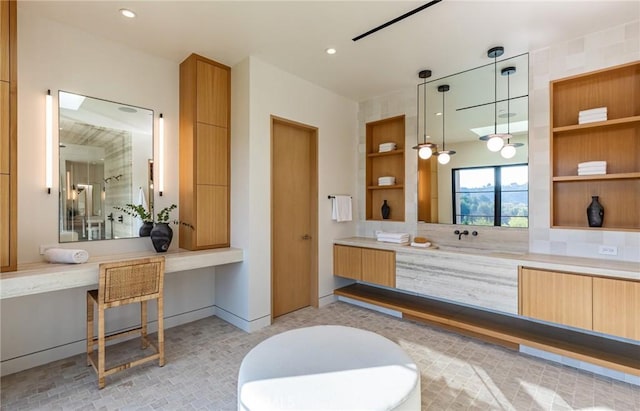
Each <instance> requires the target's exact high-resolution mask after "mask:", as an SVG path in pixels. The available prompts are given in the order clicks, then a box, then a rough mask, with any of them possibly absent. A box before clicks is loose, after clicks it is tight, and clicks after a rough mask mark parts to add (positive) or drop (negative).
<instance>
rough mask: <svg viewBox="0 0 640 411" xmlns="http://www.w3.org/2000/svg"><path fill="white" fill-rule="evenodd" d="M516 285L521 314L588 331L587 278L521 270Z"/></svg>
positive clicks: (589, 300) (589, 282) (590, 321)
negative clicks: (517, 285)
mask: <svg viewBox="0 0 640 411" xmlns="http://www.w3.org/2000/svg"><path fill="white" fill-rule="evenodd" d="M519 286H520V290H519V291H520V299H519V300H520V301H519V303H520V314H521V315H524V316H526V317H532V318H536V319H539V320H544V321H550V322H554V323H559V324H564V325H569V326H572V327H578V328H585V329H589V330H590V329H591V328H592V326H593V315H592V305H593V304H592V301H593V298H592V279H591V277H588V276H583V275H574V274H567V273H557V272H553V271H545V270H534V269H530V268H522V269H521V272H520V284H519Z"/></svg>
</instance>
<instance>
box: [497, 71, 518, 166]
mask: <svg viewBox="0 0 640 411" xmlns="http://www.w3.org/2000/svg"><path fill="white" fill-rule="evenodd" d="M515 72H516V68H515V67H513V66H510V67H505V68H503V69H502V70H501V71H500V74H502V75H503V76H507V144H505V145H504V147H502V149H501V150H500V155H501V156H502V157H503V158H513V156H515V155H516V148H518V147H522V146H523V145H524V144H522V143H511V137H512V135H511V130H510V125H509V117H510V116H511V111H510V102H511V86H510V81H509V79H510V77H511V75H512V74H513V73H515Z"/></svg>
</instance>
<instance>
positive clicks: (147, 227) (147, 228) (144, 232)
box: [138, 221, 153, 237]
mask: <svg viewBox="0 0 640 411" xmlns="http://www.w3.org/2000/svg"><path fill="white" fill-rule="evenodd" d="M152 229H153V223H152V222H151V221H145V222H143V223H142V227H140V231H138V235H139V236H140V237H149V235H150V234H151V230H152Z"/></svg>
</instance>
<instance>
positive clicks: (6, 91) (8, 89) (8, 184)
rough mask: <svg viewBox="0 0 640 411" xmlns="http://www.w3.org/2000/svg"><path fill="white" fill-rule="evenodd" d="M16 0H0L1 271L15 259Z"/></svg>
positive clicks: (11, 267) (12, 265)
mask: <svg viewBox="0 0 640 411" xmlns="http://www.w3.org/2000/svg"><path fill="white" fill-rule="evenodd" d="M16 6H17V4H16V1H1V2H0V272H6V271H15V270H16V269H17V258H18V252H17V247H18V236H17V232H18V217H17V216H18V194H17V187H18V178H17V175H18V155H17V153H18V151H17V144H18V128H17V111H18V101H17V89H18V81H17V73H18V70H17V51H16V50H17V43H16V37H17V18H16Z"/></svg>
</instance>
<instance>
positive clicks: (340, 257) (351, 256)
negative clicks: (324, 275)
mask: <svg viewBox="0 0 640 411" xmlns="http://www.w3.org/2000/svg"><path fill="white" fill-rule="evenodd" d="M333 275H338V276H340V277H346V278H352V279H354V280H361V279H362V249H361V248H360V247H349V246H344V245H334V246H333Z"/></svg>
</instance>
